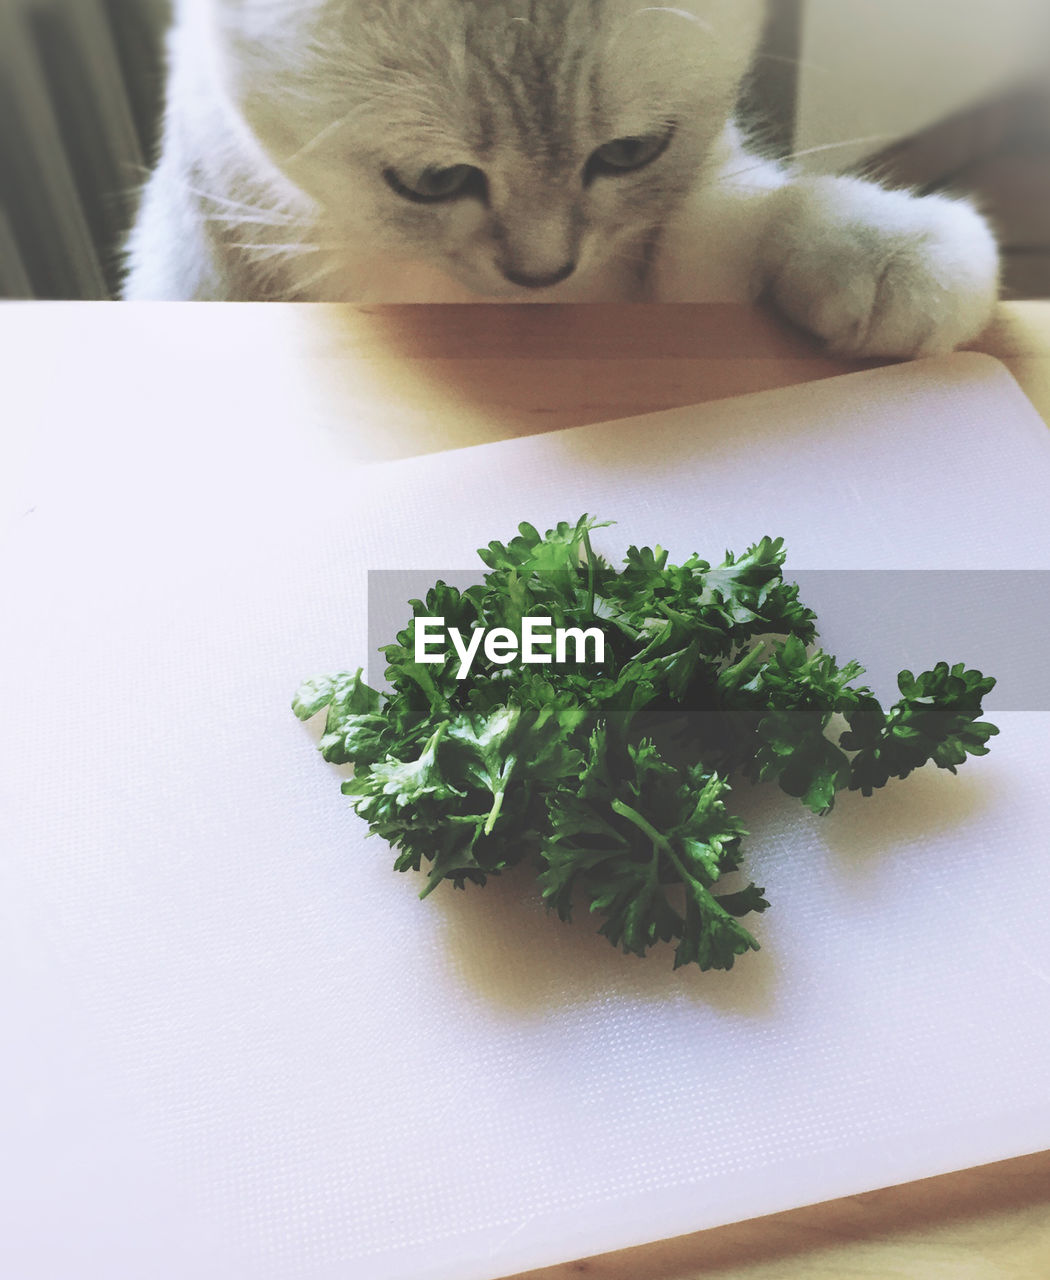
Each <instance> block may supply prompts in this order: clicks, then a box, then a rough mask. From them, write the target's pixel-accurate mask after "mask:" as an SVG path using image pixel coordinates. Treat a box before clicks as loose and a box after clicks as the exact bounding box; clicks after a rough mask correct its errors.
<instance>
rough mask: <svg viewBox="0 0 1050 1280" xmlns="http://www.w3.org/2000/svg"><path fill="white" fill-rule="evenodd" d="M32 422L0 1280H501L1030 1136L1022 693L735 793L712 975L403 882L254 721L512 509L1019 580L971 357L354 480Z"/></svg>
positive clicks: (1041, 927)
mask: <svg viewBox="0 0 1050 1280" xmlns="http://www.w3.org/2000/svg"><path fill="white" fill-rule="evenodd" d="M351 409H352V407H351ZM349 411H350V410H348V412H349ZM47 430H48V432H49V433H50V435H51V437H52V439H51V443H50V445H49V447H48V449H47V450H46V451H45V456H46V457H47V458H48V459H49V464H50V465H49V471H48V474H47V475H46V476H42V477H41V478H40V479H39V480H38V482H37V486H36V488H35V490H34V493H33V505H34V509H33V510H32V512H30V513H28V514H27V515H26V517H25V518H23V519H20V520H18V521H17V522H16V523H15V524H14V525H13V526H11V529H10V533H9V536H8V538H7V546H6V551H5V555H4V561H3V566H2V580H0V585H2V591H3V599H4V602H5V613H6V617H5V619H4V624H3V625H4V629H5V633H6V634H5V638H4V641H3V647H4V664H3V668H4V669H3V671H2V673H0V679H2V681H3V684H4V686H5V688H4V690H3V699H4V707H5V710H4V720H5V728H4V735H3V750H2V759H0V766H2V767H0V799H2V813H0V823H2V826H0V833H2V835H3V839H4V856H3V859H2V862H0V877H2V880H0V913H2V914H3V918H4V919H3V927H2V929H0V950H2V952H3V960H2V964H0V984H2V985H0V998H2V1001H3V1005H4V1009H5V1013H4V1020H5V1029H6V1032H7V1035H6V1037H5V1039H6V1042H7V1045H8V1049H7V1050H6V1051H5V1052H4V1054H3V1055H2V1056H0V1122H2V1126H3V1131H2V1138H0V1145H2V1149H3V1151H4V1159H3V1168H4V1173H3V1175H2V1182H3V1189H2V1190H3V1194H2V1196H0V1202H2V1203H0V1216H2V1217H3V1218H5V1219H6V1221H5V1222H4V1223H3V1226H2V1229H0V1272H2V1273H3V1274H4V1275H8V1276H12V1277H15V1276H17V1277H19V1280H37V1278H39V1280H60V1278H62V1280H64V1278H65V1277H68V1276H72V1275H86V1274H92V1275H95V1274H97V1275H103V1274H104V1275H106V1276H107V1277H109V1278H110V1280H123V1278H124V1277H127V1278H128V1280H130V1278H131V1277H139V1276H143V1275H148V1276H150V1277H151V1280H166V1278H168V1277H172V1278H174V1277H179V1280H183V1278H184V1277H186V1276H189V1275H193V1276H195V1277H198V1278H207V1277H212V1276H214V1277H222V1278H223V1280H232V1278H233V1277H251V1278H252V1280H308V1278H309V1280H322V1278H323V1280H335V1278H336V1277H338V1278H340V1280H358V1278H360V1280H409V1278H411V1280H491V1278H492V1277H496V1276H502V1275H506V1274H509V1273H511V1272H514V1271H517V1270H519V1269H525V1268H527V1267H533V1266H540V1265H544V1264H547V1263H553V1262H557V1261H563V1260H567V1259H569V1258H573V1257H580V1256H584V1255H587V1254H590V1253H594V1252H599V1251H602V1250H607V1249H613V1248H617V1247H622V1246H626V1245H631V1244H637V1243H641V1242H643V1241H646V1240H651V1239H655V1238H659V1237H664V1236H669V1235H673V1234H677V1233H682V1232H688V1231H692V1230H696V1229H699V1228H702V1227H705V1226H709V1225H714V1224H718V1223H722V1222H726V1221H730V1220H735V1219H740V1218H745V1217H750V1216H753V1215H758V1214H764V1213H769V1212H772V1211H775V1210H779V1209H783V1208H786V1207H789V1206H793V1205H798V1204H803V1203H807V1202H813V1201H816V1200H819V1199H825V1198H830V1197H835V1196H840V1195H845V1194H849V1193H855V1192H859V1191H862V1190H865V1189H868V1188H872V1187H875V1186H878V1185H884V1184H887V1183H892V1182H900V1181H905V1180H908V1179H912V1178H917V1177H922V1176H925V1175H929V1174H935V1173H938V1172H941V1171H945V1170H948V1169H952V1168H956V1167H960V1166H964V1165H970V1164H975V1163H980V1162H984V1161H988V1160H993V1159H998V1158H1002V1157H1007V1156H1011V1155H1014V1154H1020V1153H1022V1152H1026V1151H1030V1150H1034V1149H1038V1148H1041V1147H1043V1146H1046V1145H1048V1144H1050V1095H1048V1083H1050V1081H1048V1075H1050V1069H1048V1064H1050V931H1048V930H1047V929H1046V926H1045V919H1044V912H1043V907H1042V904H1043V903H1045V902H1046V901H1047V899H1048V897H1050V858H1048V857H1047V852H1048V846H1050V837H1048V834H1047V825H1046V813H1047V810H1048V804H1050V793H1048V784H1047V778H1048V777H1050V772H1048V770H1047V765H1048V763H1050V715H1048V714H1047V713H1045V712H1043V713H1037V712H1025V711H1010V712H1006V713H1003V714H1002V715H1000V716H998V719H999V722H1000V724H1001V726H1002V734H1001V736H1000V737H999V738H998V739H997V740H996V741H995V742H994V744H993V745H994V750H993V752H992V754H991V755H989V756H988V757H987V758H985V759H983V760H980V761H975V762H971V763H969V764H968V765H967V766H966V767H965V768H964V769H963V770H962V772H961V773H960V774H959V776H958V777H951V776H950V775H948V774H943V773H937V772H935V771H928V770H927V771H923V772H922V773H920V774H919V775H917V776H915V777H913V778H912V779H909V780H908V782H906V783H900V784H896V785H892V786H891V787H889V788H888V789H887V790H886V791H884V792H882V793H880V794H878V795H876V796H875V797H872V798H871V799H869V800H862V799H860V798H859V797H856V796H853V797H846V798H845V799H844V800H842V801H841V802H840V804H839V806H838V807H837V808H836V810H835V812H834V814H833V815H831V816H830V817H828V818H825V819H818V818H815V817H811V816H807V815H806V814H805V813H803V812H801V810H800V807H799V806H798V805H797V804H796V803H795V802H793V801H790V800H788V799H787V798H786V797H782V796H779V795H778V794H773V795H768V794H765V793H763V792H755V793H752V794H744V795H742V796H741V798H740V808H741V810H742V811H743V813H744V814H745V816H746V818H747V819H748V821H749V823H750V825H751V827H752V831H753V835H752V838H751V841H750V849H751V853H750V857H749V863H748V865H749V869H750V871H751V874H753V876H754V877H755V879H757V880H758V882H759V883H760V884H763V885H764V886H765V887H766V890H767V896H768V897H769V899H770V901H771V902H772V904H773V905H772V909H771V910H770V911H769V912H767V913H766V915H765V916H764V917H762V918H759V919H757V920H756V923H755V928H756V930H757V932H758V936H759V937H760V939H761V942H762V948H763V949H762V951H761V952H760V953H758V954H756V955H750V956H746V957H744V958H743V959H742V960H741V961H740V962H739V963H738V965H737V967H736V968H735V969H734V970H733V971H732V972H731V973H728V974H726V973H710V974H701V973H699V972H690V971H680V972H678V973H673V972H672V971H671V967H670V954H669V951H657V952H656V953H654V954H652V955H651V956H650V957H649V958H647V959H646V960H644V961H643V960H638V959H637V958H634V957H625V956H622V955H620V954H618V953H617V952H615V951H614V950H613V949H612V948H611V947H610V946H609V945H608V944H607V943H606V942H605V941H604V939H602V938H599V937H598V936H597V935H596V934H595V933H594V931H593V922H592V921H590V920H588V919H587V918H586V917H585V916H584V917H582V918H581V919H580V920H579V921H578V922H577V923H575V924H574V925H572V926H567V925H563V924H561V923H559V922H558V921H557V919H556V918H554V917H548V916H547V915H546V914H545V913H544V911H543V909H542V907H541V905H540V904H539V902H538V900H537V897H536V895H535V893H534V891H533V889H532V886H531V884H530V882H529V879H528V877H527V876H522V875H513V876H510V877H507V878H505V879H504V880H502V881H493V882H492V883H491V885H490V886H489V887H488V888H486V889H484V890H475V891H467V892H463V893H456V892H454V891H453V890H452V889H451V888H450V887H447V886H443V887H442V889H441V890H439V891H438V892H436V893H435V894H433V895H432V896H431V897H429V898H428V899H427V900H426V901H425V902H422V903H421V902H419V901H418V900H417V896H416V895H417V892H418V889H419V887H420V884H419V881H418V879H417V878H414V877H412V876H399V875H396V874H394V873H393V871H392V870H391V862H392V858H391V856H390V854H389V852H388V850H387V849H386V848H385V847H384V846H382V845H381V844H380V843H379V842H378V841H375V840H367V841H366V840H365V839H364V838H363V837H364V829H363V826H362V824H361V823H360V822H359V820H358V819H357V818H356V817H355V815H354V814H353V812H352V811H351V809H350V808H349V805H348V802H347V801H346V800H345V799H344V798H343V797H341V796H340V794H339V789H338V776H337V771H336V770H334V769H333V768H332V767H330V766H328V765H326V764H325V763H324V762H323V761H322V760H321V758H320V756H319V755H318V754H317V752H316V751H315V749H314V741H315V738H316V731H315V730H314V729H312V728H311V727H308V726H303V725H301V724H299V723H298V722H297V721H296V720H295V719H294V718H293V716H292V714H291V712H290V710H289V700H290V696H291V694H292V692H293V690H294V688H295V687H296V685H297V683H298V681H299V680H300V678H302V677H304V676H307V675H311V674H315V673H319V672H324V671H330V670H336V669H341V668H346V667H348V666H349V667H354V666H356V665H359V664H362V663H363V662H364V661H365V659H366V654H365V653H364V651H363V650H364V644H365V640H364V637H365V634H366V620H365V617H364V612H363V609H364V599H365V589H366V572H367V570H368V569H377V568H402V567H433V568H434V569H437V570H440V569H443V568H444V569H458V568H463V567H470V566H471V565H472V564H473V563H474V558H473V552H474V549H475V548H476V547H478V546H480V545H482V544H483V543H485V542H487V541H488V540H489V539H490V538H491V537H494V536H498V537H506V536H509V535H510V534H511V533H513V531H514V527H515V525H516V524H517V522H518V521H519V520H522V519H528V520H531V521H532V522H533V523H535V524H537V525H539V526H541V527H547V526H548V525H549V524H550V523H552V522H554V521H556V520H558V519H562V518H565V519H569V518H572V519H574V518H575V517H576V516H577V515H578V514H580V513H581V512H582V511H590V512H592V513H596V514H598V515H600V516H603V517H607V518H610V519H615V520H616V521H618V524H617V525H616V526H615V527H614V528H612V529H610V530H606V531H603V532H602V534H601V535H600V537H599V538H598V540H597V541H598V545H599V548H600V549H604V550H606V551H607V552H608V553H610V554H614V555H616V554H619V553H620V552H621V551H622V549H623V548H625V547H626V546H627V545H628V543H630V542H632V541H635V542H650V543H651V542H653V541H660V542H661V543H662V544H663V545H665V546H668V547H669V548H670V549H671V550H672V552H673V553H674V554H675V555H687V554H688V553H689V552H691V551H693V550H697V551H699V552H700V553H701V554H703V555H708V556H709V557H711V558H714V557H716V556H719V555H720V554H721V551H722V550H723V549H724V548H726V547H733V548H738V549H739V548H742V547H743V546H744V545H746V543H748V542H749V541H751V540H753V539H754V538H756V537H758V536H760V535H761V534H763V533H766V532H768V533H770V534H781V535H783V536H784V537H785V538H786V539H787V543H788V547H789V550H790V561H789V567H790V565H794V566H796V567H798V568H805V569H814V568H821V567H835V568H840V569H850V568H858V569H859V568H941V569H951V568H970V569H978V568H986V569H996V568H1004V567H1010V568H1029V569H1042V568H1047V567H1048V566H1050V549H1048V548H1050V516H1048V514H1047V513H1048V503H1047V493H1048V492H1050V435H1048V433H1047V431H1046V428H1045V426H1044V425H1043V423H1042V422H1041V421H1040V420H1039V419H1038V417H1037V416H1036V415H1035V413H1034V411H1033V410H1032V408H1031V406H1030V405H1029V404H1028V402H1027V401H1026V400H1025V399H1024V397H1023V396H1022V395H1021V393H1020V392H1019V390H1018V389H1017V387H1016V385H1015V384H1014V383H1013V382H1012V380H1011V379H1010V378H1009V376H1008V375H1007V374H1006V373H1005V371H1003V370H1002V368H1001V367H1000V366H998V365H997V364H996V363H995V362H994V361H991V360H988V359H986V358H984V357H976V356H963V357H956V358H953V359H950V360H947V361H929V362H924V363H920V364H917V365H913V366H908V367H901V368H894V369H885V370H880V371H876V372H871V373H862V374H856V375H851V376H848V377H844V378H840V379H835V380H833V381H828V382H823V383H815V384H810V385H807V386H804V387H799V388H797V389H792V390H788V391H781V392H774V393H768V394H762V395H759V396H755V397H748V398H746V399H740V400H734V401H728V402H724V403H721V404H712V405H708V406H706V407H702V408H699V409H695V410H681V411H673V412H669V413H661V414H657V415H653V416H652V417H649V418H646V419H639V420H635V421H633V422H624V423H616V424H606V425H601V426H595V427H586V428H581V429H579V430H574V431H567V432H561V433H557V434H554V435H550V436H541V437H533V438H529V439H524V440H516V441H509V442H504V443H499V444H495V445H489V446H482V447H479V448H475V449H469V450H463V451H461V452H457V453H450V454H444V455H439V456H432V457H426V458H421V459H414V460H410V461H408V462H398V463H391V464H383V465H377V466H372V467H367V468H362V469H355V468H354V467H352V466H351V465H350V464H349V462H347V461H346V460H345V459H344V458H343V457H342V455H341V451H340V446H339V443H338V441H337V440H335V439H333V438H331V437H325V436H322V435H321V434H319V433H314V432H313V431H312V430H308V429H306V428H303V429H299V428H298V427H297V425H296V424H295V423H291V422H290V423H287V424H284V425H283V426H282V425H278V424H269V425H267V426H265V427H263V426H260V425H259V424H257V423H256V424H252V423H247V422H240V421H238V420H237V417H236V415H235V414H234V415H229V414H223V415H222V416H221V418H219V417H218V416H216V417H209V415H208V414H202V415H201V416H200V418H199V419H197V420H195V421H188V422H186V424H185V430H184V432H183V433H182V434H181V435H179V436H178V437H172V436H171V435H162V436H158V435H157V434H155V433H152V432H151V431H150V428H149V423H148V421H143V420H142V419H141V418H138V417H137V416H136V415H133V414H132V413H130V412H116V413H114V414H113V415H112V416H111V417H110V418H109V419H108V420H105V421H103V420H99V421H96V422H92V424H91V432H90V435H89V434H87V433H85V432H84V430H83V429H82V427H81V425H80V424H76V423H58V422H55V423H50V424H48V427H47ZM52 446H53V447H52ZM827 621H828V623H829V625H827V626H825V627H824V631H823V633H824V636H825V639H826V640H827V641H828V645H829V647H830V648H831V649H832V651H835V650H836V645H835V624H834V622H833V620H830V619H829V620H827ZM846 621H847V620H845V619H843V620H841V623H842V625H845V623H846ZM852 621H853V624H854V625H855V624H856V619H853V620H852ZM864 623H865V625H868V626H869V627H870V629H871V631H872V633H873V634H874V633H875V632H877V630H878V628H879V618H878V617H877V616H875V617H872V618H870V619H868V620H864ZM862 630H863V627H862ZM945 642H946V644H948V645H949V646H950V642H951V636H946V637H945ZM839 656H840V657H843V658H844V657H847V656H857V657H859V658H861V659H863V658H864V656H865V655H864V654H863V653H862V652H860V653H856V654H855V655H849V654H846V653H845V652H842V653H840V654H839ZM941 657H958V658H960V659H965V658H966V657H967V655H966V654H958V655H954V654H952V653H950V652H948V653H931V654H930V660H931V662H932V661H935V660H936V659H938V658H941ZM890 674H892V673H890ZM872 675H873V676H874V677H875V678H876V679H881V680H883V682H885V679H886V676H887V673H886V672H873V673H872ZM446 889H447V891H446Z"/></svg>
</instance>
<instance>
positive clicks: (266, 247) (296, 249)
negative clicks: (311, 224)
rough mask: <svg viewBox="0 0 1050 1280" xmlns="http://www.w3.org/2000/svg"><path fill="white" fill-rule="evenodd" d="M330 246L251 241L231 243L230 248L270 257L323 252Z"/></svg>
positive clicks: (228, 246)
mask: <svg viewBox="0 0 1050 1280" xmlns="http://www.w3.org/2000/svg"><path fill="white" fill-rule="evenodd" d="M327 247H328V246H326V245H320V244H252V243H250V242H241V243H239V244H238V243H231V244H229V245H227V248H229V249H243V250H245V251H246V252H248V253H259V254H264V255H266V256H269V257H279V256H282V255H287V256H292V257H295V256H302V255H303V254H307V253H323V252H324V250H325V249H326V248H327Z"/></svg>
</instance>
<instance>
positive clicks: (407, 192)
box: [383, 164, 488, 204]
mask: <svg viewBox="0 0 1050 1280" xmlns="http://www.w3.org/2000/svg"><path fill="white" fill-rule="evenodd" d="M383 177H384V179H385V180H386V184H387V186H388V187H389V188H390V189H391V190H392V191H396V192H397V194H398V195H399V196H402V197H403V198H404V199H405V200H414V201H415V202H416V203H417V204H438V203H440V202H441V201H442V200H458V199H460V197H463V196H474V197H475V198H477V199H479V200H484V199H485V198H486V197H487V194H488V187H487V184H486V182H485V175H484V174H483V173H482V172H481V170H480V169H476V168H475V167H474V166H473V165H472V164H454V165H451V166H450V167H449V168H447V169H424V170H423V171H422V173H419V174H417V175H416V176H415V177H413V178H412V179H411V180H409V179H408V178H405V177H403V176H402V175H401V174H399V173H398V172H397V171H396V170H394V169H384V170H383Z"/></svg>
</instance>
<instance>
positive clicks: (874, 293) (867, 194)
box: [762, 178, 999, 356]
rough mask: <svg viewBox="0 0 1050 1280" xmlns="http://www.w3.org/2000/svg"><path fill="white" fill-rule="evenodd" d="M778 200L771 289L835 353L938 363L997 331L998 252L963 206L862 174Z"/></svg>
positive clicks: (798, 186) (798, 189) (801, 187)
mask: <svg viewBox="0 0 1050 1280" xmlns="http://www.w3.org/2000/svg"><path fill="white" fill-rule="evenodd" d="M773 199H774V201H775V202H776V208H775V211H774V213H773V217H772V218H771V220H770V223H769V229H768V232H767V235H766V239H765V242H764V245H763V254H762V257H763V264H762V265H763V270H764V274H765V278H766V281H767V286H768V289H769V291H770V293H771V295H772V297H773V299H774V301H775V302H776V304H777V306H778V307H779V308H780V310H781V311H783V312H784V313H785V315H787V316H788V317H790V319H792V320H794V321H795V322H796V323H798V324H800V325H802V327H803V328H805V329H808V330H809V331H810V332H812V333H814V334H816V335H817V336H818V337H820V338H823V339H824V340H825V342H826V343H827V344H828V347H829V349H830V350H832V351H835V352H838V353H840V354H842V355H851V356H926V355H941V354H944V353H946V352H948V351H951V350H952V349H953V348H955V347H957V346H958V345H959V344H960V343H963V342H969V341H971V340H972V339H974V338H976V337H977V336H978V334H979V333H980V332H981V330H982V329H983V328H984V327H985V325H986V324H987V323H988V320H989V318H990V316H991V312H992V308H993V306H994V305H995V300H996V296H997V294H998V276H999V261H998V253H997V250H996V245H995V240H994V238H993V236H992V233H991V231H989V229H988V227H987V225H986V223H985V222H984V220H983V219H982V218H981V217H980V215H979V214H978V213H976V212H975V211H974V209H972V208H971V207H970V205H968V204H966V203H965V202H963V201H960V200H953V199H949V198H948V197H946V196H924V197H916V196H912V195H909V194H907V193H906V192H902V191H886V190H884V189H883V188H881V187H877V186H875V185H873V184H872V183H868V182H863V181H861V180H860V179H857V178H807V179H799V180H797V181H794V182H790V183H789V184H788V185H786V186H784V187H782V188H781V189H780V190H779V191H778V192H777V193H776V194H775V196H774V197H773Z"/></svg>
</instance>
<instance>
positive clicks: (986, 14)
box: [0, 0, 1050, 299]
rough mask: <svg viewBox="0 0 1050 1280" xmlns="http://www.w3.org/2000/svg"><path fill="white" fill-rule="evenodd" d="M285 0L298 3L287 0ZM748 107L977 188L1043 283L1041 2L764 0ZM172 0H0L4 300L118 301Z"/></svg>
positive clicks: (1009, 277)
mask: <svg viewBox="0 0 1050 1280" xmlns="http://www.w3.org/2000/svg"><path fill="white" fill-rule="evenodd" d="M289 3H296V0H289ZM769 10H770V13H769V24H768V29H767V33H766V37H765V40H764V44H763V48H762V50H761V53H760V56H759V59H758V61H757V63H756V66H755V72H754V76H753V78H752V82H751V83H750V84H749V86H748V88H747V91H746V96H745V98H746V100H745V105H746V109H747V111H748V112H749V114H750V115H751V116H752V117H753V118H756V119H757V120H758V121H759V122H760V124H761V132H762V134H763V136H764V137H765V138H766V139H767V141H768V145H769V147H770V148H771V149H772V150H774V151H776V152H777V153H778V154H781V155H788V154H795V155H797V157H798V163H799V164H800V165H801V166H803V167H804V168H806V169H808V170H810V171H813V172H840V171H843V170H845V169H853V170H855V171H858V172H864V173H868V174H871V175H874V176H877V177H880V178H883V179H885V180H887V181H889V182H891V183H894V184H899V185H908V186H912V187H916V188H919V189H921V190H924V191H933V190H942V189H943V190H959V191H967V192H971V193H973V194H975V195H976V196H977V198H978V200H979V203H980V204H981V206H982V208H983V209H984V210H985V212H986V213H987V214H988V215H989V216H990V218H991V219H992V221H993V223H994V224H995V226H996V228H997V230H998V232H999V235H1000V240H1001V243H1002V244H1003V246H1004V251H1005V252H1004V259H1005V288H1004V293H1005V296H1007V297H1011V298H1032V297H1050V0H770V3H769ZM169 17H170V0H0V297H8V298H76V299H101V298H111V297H115V296H117V295H118V293H119V288H120V247H121V244H122V241H123V238H124V236H125V235H126V232H127V228H128V226H129V225H130V222H131V219H132V218H133V216H134V209H135V202H136V199H137V193H138V190H139V188H140V186H141V184H142V182H143V180H144V178H145V176H146V173H147V172H148V166H149V164H150V161H151V158H152V157H153V155H154V153H155V147H156V143H157V135H158V127H159V120H160V115H161V112H162V110H163V36H164V30H165V27H166V25H167V23H168V21H169Z"/></svg>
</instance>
